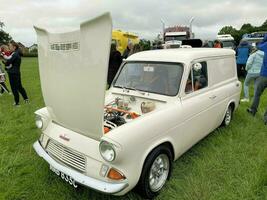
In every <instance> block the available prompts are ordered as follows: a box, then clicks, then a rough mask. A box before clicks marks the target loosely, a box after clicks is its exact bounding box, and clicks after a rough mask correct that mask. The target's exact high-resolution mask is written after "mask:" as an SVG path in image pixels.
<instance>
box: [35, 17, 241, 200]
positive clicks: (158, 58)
mask: <svg viewBox="0 0 267 200" xmlns="http://www.w3.org/2000/svg"><path fill="white" fill-rule="evenodd" d="M111 29H112V26H111V18H110V16H109V14H105V15H103V16H100V17H98V18H96V19H94V20H91V21H89V22H86V23H83V24H82V25H81V27H80V30H78V31H75V32H70V33H60V34H58V33H57V34H53V33H49V32H47V31H46V30H44V29H40V28H36V31H37V40H38V52H39V57H38V58H39V70H40V79H41V86H42V93H43V97H44V101H45V105H46V107H44V108H41V109H40V110H37V111H36V112H35V114H36V125H37V127H38V128H39V129H40V130H41V134H40V138H39V140H38V141H36V142H35V143H34V145H33V146H34V149H35V151H36V153H37V154H38V155H39V156H40V157H42V158H43V159H44V160H45V161H46V162H47V163H48V164H49V165H50V169H51V170H52V171H53V172H55V173H56V174H57V175H58V176H60V177H61V178H62V179H64V180H65V181H66V182H68V183H69V184H71V185H72V186H74V187H77V186H78V185H84V186H86V187H89V188H92V189H94V190H97V191H100V192H104V193H107V194H114V195H124V194H126V193H127V192H129V191H130V190H132V189H133V188H134V187H137V189H138V191H139V192H140V194H141V195H142V196H144V197H146V198H153V197H154V196H156V195H157V194H158V193H159V191H160V190H161V189H162V187H163V186H164V185H165V183H166V181H167V179H168V178H170V175H171V170H172V165H173V162H174V161H175V160H177V159H178V158H179V157H180V156H181V155H182V154H183V153H184V152H186V151H187V150H188V149H190V148H191V147H192V146H193V145H194V144H196V143H197V142H198V141H199V140H201V139H202V138H204V137H205V136H207V135H208V134H209V133H211V132H212V131H213V130H215V129H216V128H218V127H219V126H220V125H224V126H228V125H229V124H230V122H231V119H232V115H233V112H234V111H235V110H236V109H237V107H238V104H239V97H240V91H241V83H240V82H239V81H238V79H237V72H236V63H235V52H234V51H232V50H229V49H228V50H227V49H210V48H196V49H194V48H179V49H164V50H151V51H144V52H140V53H136V54H133V55H132V56H130V57H128V58H127V59H126V60H125V62H124V63H123V64H122V65H121V67H120V70H119V72H118V74H117V76H116V77H115V79H114V81H113V83H112V86H111V88H110V89H109V90H108V91H105V87H106V77H107V68H108V55H109V45H110V41H111ZM70 41H71V42H70ZM96 43H97V45H96ZM95 46H98V48H95Z"/></svg>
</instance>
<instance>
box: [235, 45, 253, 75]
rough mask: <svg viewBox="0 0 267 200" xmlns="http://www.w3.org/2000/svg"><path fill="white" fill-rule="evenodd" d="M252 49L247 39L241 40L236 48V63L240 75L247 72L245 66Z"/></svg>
mask: <svg viewBox="0 0 267 200" xmlns="http://www.w3.org/2000/svg"><path fill="white" fill-rule="evenodd" d="M250 51H251V46H250V45H249V44H248V42H246V41H241V42H240V44H239V45H238V47H237V49H236V55H237V57H236V64H237V74H238V77H240V76H244V77H246V74H245V67H246V63H247V60H248V57H249V54H250Z"/></svg>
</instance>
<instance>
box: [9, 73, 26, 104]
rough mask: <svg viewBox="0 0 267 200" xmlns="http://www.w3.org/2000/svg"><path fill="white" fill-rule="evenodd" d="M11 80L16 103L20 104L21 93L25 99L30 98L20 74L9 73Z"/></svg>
mask: <svg viewBox="0 0 267 200" xmlns="http://www.w3.org/2000/svg"><path fill="white" fill-rule="evenodd" d="M8 77H9V82H10V86H11V90H12V93H13V95H14V100H15V103H16V104H19V93H20V94H21V95H22V97H23V99H24V100H26V99H28V96H27V93H26V91H25V89H24V88H23V87H22V84H21V78H20V74H12V73H9V74H8Z"/></svg>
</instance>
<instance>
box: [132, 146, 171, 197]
mask: <svg viewBox="0 0 267 200" xmlns="http://www.w3.org/2000/svg"><path fill="white" fill-rule="evenodd" d="M172 161H173V155H172V152H171V150H170V148H169V147H168V146H167V145H161V146H159V147H157V148H156V149H154V150H153V151H152V152H151V153H150V154H149V155H148V157H147V158H146V161H145V163H144V166H143V170H142V173H141V177H140V179H139V182H138V184H137V187H136V189H137V191H138V193H139V194H140V195H141V196H143V197H144V198H146V199H152V198H154V197H155V196H156V195H158V193H159V191H160V190H161V188H162V187H163V186H164V185H165V183H166V181H167V179H169V177H170V174H171V169H172Z"/></svg>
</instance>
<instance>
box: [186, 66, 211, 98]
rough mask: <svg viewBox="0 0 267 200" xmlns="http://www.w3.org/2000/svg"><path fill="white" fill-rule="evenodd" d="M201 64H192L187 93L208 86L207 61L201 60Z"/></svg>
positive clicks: (187, 82)
mask: <svg viewBox="0 0 267 200" xmlns="http://www.w3.org/2000/svg"><path fill="white" fill-rule="evenodd" d="M199 64H200V65H198V66H195V65H192V67H191V70H190V73H189V76H188V79H187V81H186V86H185V93H186V94H189V93H191V92H194V91H197V90H201V89H203V88H205V87H207V86H208V71H207V63H206V62H200V63H199Z"/></svg>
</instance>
